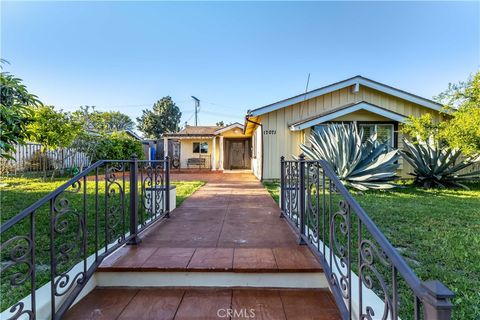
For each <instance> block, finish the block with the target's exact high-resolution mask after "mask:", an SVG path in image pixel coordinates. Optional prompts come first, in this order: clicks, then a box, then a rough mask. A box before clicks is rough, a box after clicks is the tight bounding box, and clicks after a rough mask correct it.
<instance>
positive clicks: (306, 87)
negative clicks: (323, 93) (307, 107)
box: [300, 72, 310, 114]
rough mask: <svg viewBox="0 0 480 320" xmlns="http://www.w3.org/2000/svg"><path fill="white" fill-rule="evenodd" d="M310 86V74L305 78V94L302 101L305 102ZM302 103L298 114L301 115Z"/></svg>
mask: <svg viewBox="0 0 480 320" xmlns="http://www.w3.org/2000/svg"><path fill="white" fill-rule="evenodd" d="M309 84H310V72H309V73H308V76H307V85H306V86H305V93H304V95H303V101H305V100H307V92H308V85H309ZM303 108H304V103H301V104H300V113H301V114H303Z"/></svg>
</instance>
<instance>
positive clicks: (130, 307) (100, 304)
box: [66, 289, 340, 320]
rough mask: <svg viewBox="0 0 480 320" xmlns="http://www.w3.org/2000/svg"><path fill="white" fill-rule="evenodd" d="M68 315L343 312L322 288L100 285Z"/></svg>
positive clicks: (303, 319) (300, 315) (327, 318)
mask: <svg viewBox="0 0 480 320" xmlns="http://www.w3.org/2000/svg"><path fill="white" fill-rule="evenodd" d="M227 312H230V314H227ZM234 312H236V313H234ZM66 318H67V319H69V320H85V319H92V320H93V319H119V320H162V319H176V320H180V319H185V320H187V319H204V320H208V319H272V320H283V319H288V320H308V319H316V320H334V319H335V320H336V319H340V316H339V314H338V311H337V308H336V306H335V304H334V302H333V300H332V297H331V295H330V293H329V292H328V291H327V290H322V289H310V290H305V289H303V290H295V289H290V290H287V289H281V290H273V289H257V290H255V289H234V290H231V289H141V290H138V289H95V290H94V291H93V292H92V293H91V294H89V295H88V296H87V297H86V298H85V299H84V300H82V302H81V304H80V305H77V306H75V307H74V308H73V309H72V310H70V312H69V313H68V315H67V317H66Z"/></svg>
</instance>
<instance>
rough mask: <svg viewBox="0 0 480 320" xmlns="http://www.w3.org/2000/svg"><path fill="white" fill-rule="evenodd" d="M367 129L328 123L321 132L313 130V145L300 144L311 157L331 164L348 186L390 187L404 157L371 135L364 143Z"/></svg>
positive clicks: (363, 187)
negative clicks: (399, 161) (364, 131)
mask: <svg viewBox="0 0 480 320" xmlns="http://www.w3.org/2000/svg"><path fill="white" fill-rule="evenodd" d="M363 134H364V133H363V130H361V131H360V132H359V131H358V129H357V127H356V126H355V125H353V124H352V125H344V124H342V125H328V126H327V127H326V128H325V130H324V132H323V133H321V134H319V133H317V132H316V131H312V134H311V136H310V139H309V141H310V143H311V146H307V145H304V144H302V145H300V148H301V149H302V151H303V152H304V153H305V155H306V156H307V158H310V159H313V160H315V159H322V160H325V161H327V162H328V163H329V165H330V166H331V167H332V169H333V170H334V171H335V173H336V174H337V175H338V177H339V178H340V180H342V182H343V183H344V184H345V185H348V186H351V187H353V188H356V189H359V190H367V189H388V188H392V187H394V185H393V184H391V183H389V182H391V181H393V180H394V179H396V178H397V176H396V174H395V172H396V170H397V169H398V166H399V163H398V160H399V158H400V156H399V154H398V151H397V150H392V149H391V147H390V146H388V145H387V144H383V143H380V142H378V141H377V135H376V134H373V135H371V136H370V137H369V138H368V139H367V140H366V141H365V142H363V143H362V138H363Z"/></svg>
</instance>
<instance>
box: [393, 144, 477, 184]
mask: <svg viewBox="0 0 480 320" xmlns="http://www.w3.org/2000/svg"><path fill="white" fill-rule="evenodd" d="M403 142H404V146H405V149H404V150H402V151H401V154H402V156H403V157H404V159H405V160H406V161H407V162H408V163H410V164H411V165H412V167H413V170H414V172H413V173H411V175H413V176H415V183H416V184H417V185H419V186H421V187H423V188H432V187H440V188H447V187H460V188H465V189H468V187H467V186H465V185H464V184H463V183H462V182H464V181H469V180H474V179H480V170H479V171H475V172H469V173H463V174H461V173H459V171H460V170H462V169H465V168H467V167H469V166H471V165H472V164H474V163H478V162H480V156H478V155H477V156H476V157H471V158H466V159H463V160H460V159H461V158H462V157H461V152H460V151H459V150H458V149H451V148H442V147H441V146H440V145H439V143H437V142H436V141H434V139H432V138H430V139H429V140H428V141H423V140H418V141H415V142H410V141H408V140H406V139H403ZM458 160H460V161H458ZM457 161H458V162H457Z"/></svg>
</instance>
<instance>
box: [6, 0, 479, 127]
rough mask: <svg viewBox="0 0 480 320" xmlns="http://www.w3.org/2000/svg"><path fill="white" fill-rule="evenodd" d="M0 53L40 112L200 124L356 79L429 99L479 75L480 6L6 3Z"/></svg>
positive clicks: (238, 116) (228, 118)
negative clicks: (158, 106) (176, 116)
mask: <svg viewBox="0 0 480 320" xmlns="http://www.w3.org/2000/svg"><path fill="white" fill-rule="evenodd" d="M1 10H2V13H1V56H2V58H4V59H7V60H8V61H9V62H10V63H11V64H10V65H9V66H7V71H10V72H12V73H13V74H15V75H17V76H18V77H20V78H22V79H24V82H25V84H26V85H27V86H28V88H29V90H30V91H31V92H33V93H35V94H37V95H38V96H39V97H40V98H41V100H42V101H43V102H44V103H47V104H52V105H55V106H56V107H58V108H63V109H64V110H74V109H76V108H78V106H80V105H95V106H97V109H98V110H118V111H121V112H124V113H126V114H128V115H130V116H131V117H132V118H135V117H137V116H139V115H140V114H141V110H142V109H145V108H150V107H151V105H152V104H153V103H154V102H155V101H156V100H157V99H159V98H161V97H163V96H165V95H171V96H172V97H173V99H174V100H175V102H176V103H177V105H178V106H179V107H180V108H181V110H182V112H183V119H182V123H183V121H186V120H189V123H190V124H193V118H192V114H193V105H194V103H193V101H192V99H191V98H190V96H191V95H195V96H197V97H198V98H200V100H201V106H202V107H201V111H200V115H199V120H200V124H203V125H207V124H214V123H215V122H216V121H219V120H224V121H226V122H232V121H242V119H243V117H244V115H245V112H246V110H247V109H253V108H255V107H259V106H262V105H265V104H269V103H272V102H275V101H277V100H280V99H284V98H287V97H289V96H292V95H295V94H298V93H302V92H303V91H304V90H305V84H306V79H307V74H308V73H310V74H311V79H310V86H309V88H310V89H314V88H316V87H320V86H323V85H326V84H329V83H331V82H336V81H339V80H342V79H345V78H348V77H351V76H354V75H357V74H361V75H363V76H366V77H369V78H372V79H374V80H377V81H380V82H383V83H386V84H389V85H393V86H396V87H399V88H401V89H403V90H406V91H410V92H412V93H416V94H419V95H421V96H424V97H427V98H431V97H432V96H433V95H435V94H437V93H438V92H440V91H442V90H443V89H445V88H446V86H447V84H448V83H449V82H454V81H459V80H464V79H466V78H467V77H468V76H469V74H471V73H474V72H475V71H476V70H478V69H479V67H480V2H455V3H454V2H403V3H398V2H262V3H254V2H244V3H240V2H206V3H204V2H201V3H200V2H176V3H165V2H141V3H138V2H135V3H133V2H47V3H42V2H4V1H3V2H2V4H1Z"/></svg>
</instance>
